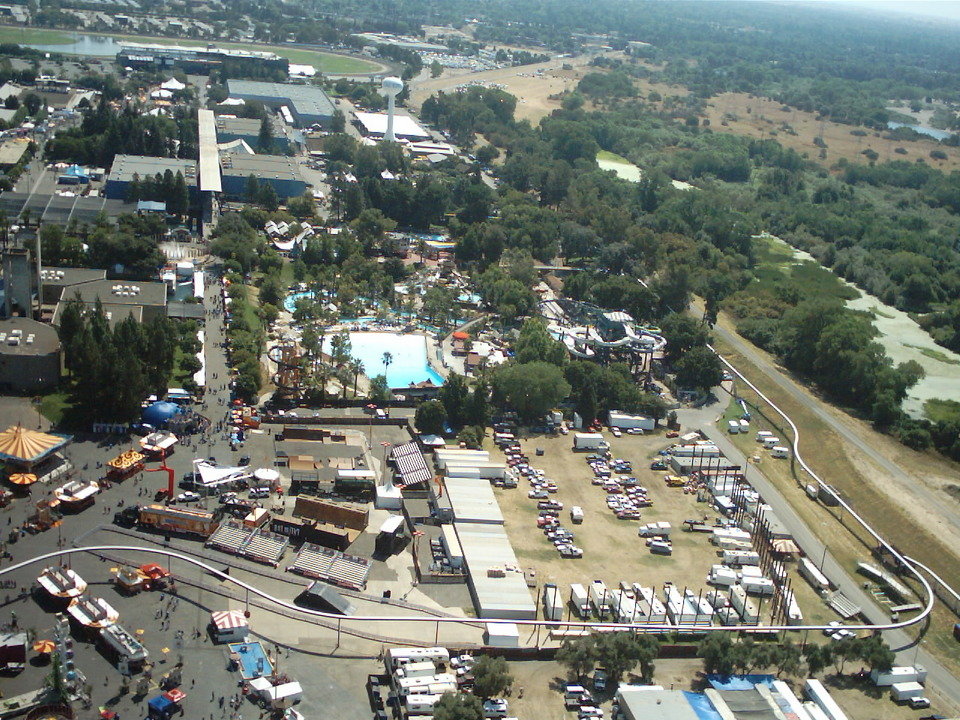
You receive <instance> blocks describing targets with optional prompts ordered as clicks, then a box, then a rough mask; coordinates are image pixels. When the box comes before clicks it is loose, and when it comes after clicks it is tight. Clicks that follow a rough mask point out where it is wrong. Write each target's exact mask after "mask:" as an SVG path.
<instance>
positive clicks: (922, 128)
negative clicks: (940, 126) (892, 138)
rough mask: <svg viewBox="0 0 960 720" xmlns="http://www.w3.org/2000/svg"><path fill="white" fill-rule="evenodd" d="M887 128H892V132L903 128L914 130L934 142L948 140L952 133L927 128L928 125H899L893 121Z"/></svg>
mask: <svg viewBox="0 0 960 720" xmlns="http://www.w3.org/2000/svg"><path fill="white" fill-rule="evenodd" d="M887 127H888V128H890V129H891V130H896V129H897V128H902V127H905V128H910V129H911V130H914V131H916V132H918V133H920V134H921V135H928V136H929V137H932V138H933V139H934V140H946V139H947V138H948V137H950V135H951V133H950V131H948V130H937V129H936V128H932V127H927V126H926V125H907V124H906V123H898V122H892V121H891V122H888V123H887Z"/></svg>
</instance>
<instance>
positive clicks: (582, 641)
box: [556, 635, 597, 679]
mask: <svg viewBox="0 0 960 720" xmlns="http://www.w3.org/2000/svg"><path fill="white" fill-rule="evenodd" d="M556 660H557V662H558V663H560V664H561V665H565V666H566V667H567V668H568V669H569V670H570V672H572V673H573V674H574V675H576V676H577V679H580V678H582V677H583V676H584V675H586V674H587V673H588V672H590V670H592V669H593V667H594V665H596V664H597V653H596V646H595V645H594V641H593V636H592V635H583V636H581V637H578V638H569V637H567V638H564V640H563V644H562V645H560V647H559V649H558V650H557V656H556Z"/></svg>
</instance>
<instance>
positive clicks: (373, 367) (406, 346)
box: [350, 332, 443, 388]
mask: <svg viewBox="0 0 960 720" xmlns="http://www.w3.org/2000/svg"><path fill="white" fill-rule="evenodd" d="M350 347H351V353H350V354H351V355H353V357H355V358H357V359H358V360H360V361H361V362H362V363H363V367H364V373H365V374H366V375H367V377H371V378H372V377H374V376H376V375H382V374H383V372H384V364H383V354H384V353H385V352H389V353H390V354H391V355H392V356H393V359H392V361H391V363H390V366H389V367H388V368H387V383H388V384H389V385H390V387H392V388H405V387H408V386H409V385H410V384H411V383H419V382H423V381H425V380H430V381H432V382H433V384H434V385H443V377H442V376H441V375H440V374H439V373H438V372H437V371H436V370H434V369H433V368H432V367H430V364H429V363H428V362H427V339H426V338H425V337H424V336H423V335H416V334H410V333H389V332H352V333H350Z"/></svg>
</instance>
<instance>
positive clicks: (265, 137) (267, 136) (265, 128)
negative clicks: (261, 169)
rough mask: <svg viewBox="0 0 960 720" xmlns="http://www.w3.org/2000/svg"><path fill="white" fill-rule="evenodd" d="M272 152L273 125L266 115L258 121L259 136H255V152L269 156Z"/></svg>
mask: <svg viewBox="0 0 960 720" xmlns="http://www.w3.org/2000/svg"><path fill="white" fill-rule="evenodd" d="M271 150H273V123H271V122H270V118H269V117H268V116H267V115H264V116H263V119H262V120H260V134H259V135H257V152H260V153H265V154H269V153H270V151H271Z"/></svg>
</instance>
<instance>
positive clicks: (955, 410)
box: [923, 398, 960, 422]
mask: <svg viewBox="0 0 960 720" xmlns="http://www.w3.org/2000/svg"><path fill="white" fill-rule="evenodd" d="M923 410H924V412H925V413H926V414H927V417H928V418H930V420H931V421H933V422H940V421H941V420H944V421H946V422H960V402H957V401H956V400H943V399H941V398H936V399H933V400H927V401H926V402H925V403H924V404H923Z"/></svg>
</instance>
